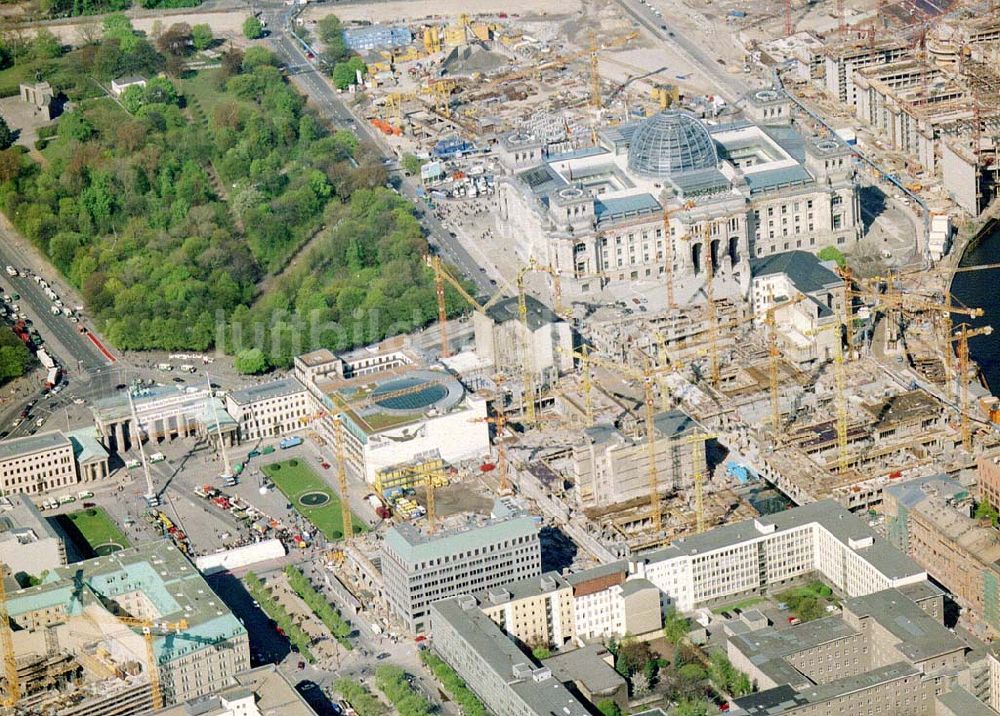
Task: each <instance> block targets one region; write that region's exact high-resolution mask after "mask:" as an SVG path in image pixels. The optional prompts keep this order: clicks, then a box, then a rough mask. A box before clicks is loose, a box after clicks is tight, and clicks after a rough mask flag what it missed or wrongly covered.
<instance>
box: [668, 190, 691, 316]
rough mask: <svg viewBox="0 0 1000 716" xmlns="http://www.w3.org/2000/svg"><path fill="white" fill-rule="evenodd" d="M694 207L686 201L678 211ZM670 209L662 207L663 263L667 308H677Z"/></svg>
mask: <svg viewBox="0 0 1000 716" xmlns="http://www.w3.org/2000/svg"><path fill="white" fill-rule="evenodd" d="M693 206H694V202H693V201H686V202H684V205H683V206H682V207H681V209H680V210H686V209H690V208H692V207H693ZM670 214H671V211H670V208H669V207H667V206H666V205H664V207H663V262H664V273H665V274H666V279H667V308H677V300H676V299H675V298H674V241H673V238H672V237H671V236H670Z"/></svg>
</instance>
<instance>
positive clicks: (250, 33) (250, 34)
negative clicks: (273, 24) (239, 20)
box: [243, 17, 264, 40]
mask: <svg viewBox="0 0 1000 716" xmlns="http://www.w3.org/2000/svg"><path fill="white" fill-rule="evenodd" d="M243 35H244V36H245V37H246V38H247V39H248V40H258V39H260V38H262V37H263V36H264V25H262V24H261V22H260V20H258V19H257V18H255V17H248V18H247V19H246V20H244V21H243Z"/></svg>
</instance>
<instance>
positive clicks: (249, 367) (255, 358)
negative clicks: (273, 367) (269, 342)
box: [235, 348, 269, 375]
mask: <svg viewBox="0 0 1000 716" xmlns="http://www.w3.org/2000/svg"><path fill="white" fill-rule="evenodd" d="M235 365H236V370H238V371H239V372H240V373H242V374H243V375H260V374H261V373H263V372H265V371H266V370H267V369H268V367H269V366H268V363H267V357H266V356H265V355H264V351H262V350H261V349H260V348H247V349H246V350H242V351H240V352H239V353H237V354H236V364H235Z"/></svg>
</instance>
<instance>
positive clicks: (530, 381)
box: [517, 258, 563, 425]
mask: <svg viewBox="0 0 1000 716" xmlns="http://www.w3.org/2000/svg"><path fill="white" fill-rule="evenodd" d="M533 272H538V273H547V274H548V275H549V276H550V277H551V278H552V283H553V294H554V297H555V303H556V306H555V312H556V314H557V315H558V314H562V308H563V307H562V289H561V284H560V281H559V272H558V271H556V270H555V269H554V268H552V267H551V266H549V265H546V264H542V263H539V262H538V261H536V260H535V259H534V258H532V259H531V260H530V261H529V262H528V263H527V264H526V265H525V266H523V267H521V270H520V271H518V272H517V316H518V319H520V322H521V332H522V336H521V354H522V355H521V380H522V391H523V397H522V404H523V411H522V412H523V415H524V421H525V423H526V424H528V425H534V424H535V422H536V420H537V419H536V415H535V400H536V390H535V360H534V347H533V346H532V344H531V326H530V325H529V323H528V298H527V294H526V292H525V290H524V277H525V276H526V275H527V274H529V273H533Z"/></svg>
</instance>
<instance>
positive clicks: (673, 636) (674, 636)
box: [663, 607, 691, 646]
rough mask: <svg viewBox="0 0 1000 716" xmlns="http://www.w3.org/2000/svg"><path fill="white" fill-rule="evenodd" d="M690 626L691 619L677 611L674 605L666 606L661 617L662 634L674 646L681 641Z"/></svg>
mask: <svg viewBox="0 0 1000 716" xmlns="http://www.w3.org/2000/svg"><path fill="white" fill-rule="evenodd" d="M690 628H691V621H690V620H689V619H687V618H686V617H685V616H684V615H683V614H681V613H680V612H679V611H677V609H676V607H668V608H667V615H666V616H665V617H664V619H663V636H664V638H665V639H666V640H667V641H669V642H670V643H671V644H673V645H674V646H677V645H678V644H680V643H681V640H683V639H684V637H685V636H687V633H688V630H689V629H690Z"/></svg>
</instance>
